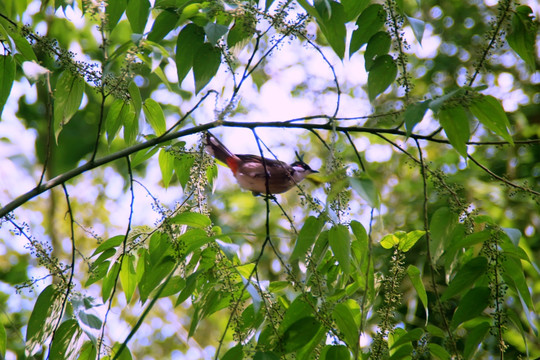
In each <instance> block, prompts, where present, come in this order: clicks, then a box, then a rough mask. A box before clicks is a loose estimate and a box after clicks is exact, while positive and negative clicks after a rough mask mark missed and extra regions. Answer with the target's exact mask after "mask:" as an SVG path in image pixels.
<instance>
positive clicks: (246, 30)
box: [227, 13, 256, 49]
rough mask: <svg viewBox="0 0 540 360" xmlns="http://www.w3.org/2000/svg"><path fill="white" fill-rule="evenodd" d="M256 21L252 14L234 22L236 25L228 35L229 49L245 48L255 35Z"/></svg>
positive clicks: (247, 14)
mask: <svg viewBox="0 0 540 360" xmlns="http://www.w3.org/2000/svg"><path fill="white" fill-rule="evenodd" d="M255 26H256V19H255V17H254V16H253V15H252V14H251V13H246V14H244V16H242V17H238V18H236V19H235V21H234V25H233V26H232V27H231V29H230V30H229V35H227V45H228V46H229V48H233V47H235V46H237V48H239V49H241V48H243V47H244V46H245V45H246V44H247V43H248V41H249V40H250V39H251V37H252V36H253V34H254V33H255Z"/></svg>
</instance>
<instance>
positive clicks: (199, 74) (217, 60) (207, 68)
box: [193, 43, 221, 93]
mask: <svg viewBox="0 0 540 360" xmlns="http://www.w3.org/2000/svg"><path fill="white" fill-rule="evenodd" d="M220 64H221V51H220V50H219V49H218V48H216V47H214V46H212V45H210V44H208V43H205V44H203V45H202V46H201V47H200V48H199V49H198V50H197V53H196V54H195V57H194V58H193V77H194V78H195V92H196V93H199V92H200V91H201V90H202V89H203V88H204V87H205V86H206V85H207V84H208V83H209V82H210V80H212V78H213V77H214V75H216V73H217V71H218V69H219V65H220Z"/></svg>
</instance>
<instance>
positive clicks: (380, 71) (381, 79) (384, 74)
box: [368, 55, 397, 101]
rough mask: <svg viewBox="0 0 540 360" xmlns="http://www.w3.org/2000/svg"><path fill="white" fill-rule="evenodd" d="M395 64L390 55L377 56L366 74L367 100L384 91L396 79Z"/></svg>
mask: <svg viewBox="0 0 540 360" xmlns="http://www.w3.org/2000/svg"><path fill="white" fill-rule="evenodd" d="M396 75H397V66H396V64H395V63H394V59H392V57H391V56H390V55H381V56H377V58H376V59H375V62H374V63H373V66H371V68H370V70H369V75H368V95H369V101H373V100H375V98H376V97H377V96H378V95H379V94H381V93H382V92H384V91H385V90H386V89H387V88H388V87H389V86H390V85H392V83H393V82H394V80H395V79H396Z"/></svg>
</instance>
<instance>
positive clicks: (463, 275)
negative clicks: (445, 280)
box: [441, 256, 488, 301]
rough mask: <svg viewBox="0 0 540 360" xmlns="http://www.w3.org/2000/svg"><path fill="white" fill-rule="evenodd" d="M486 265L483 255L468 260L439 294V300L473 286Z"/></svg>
mask: <svg viewBox="0 0 540 360" xmlns="http://www.w3.org/2000/svg"><path fill="white" fill-rule="evenodd" d="M487 266H488V264H487V259H486V258H485V257H483V256H478V257H475V258H473V259H471V260H469V261H468V262H467V263H466V264H465V265H463V266H462V267H461V269H459V270H458V272H457V274H456V276H454V278H453V279H452V281H450V284H448V288H446V290H445V291H444V293H443V294H442V296H441V301H446V300H448V299H450V298H452V297H454V296H455V295H458V294H460V293H461V292H463V291H465V290H466V289H468V288H470V287H471V286H473V285H474V283H475V282H476V280H477V279H478V278H479V277H480V276H482V275H483V274H485V273H486V271H487Z"/></svg>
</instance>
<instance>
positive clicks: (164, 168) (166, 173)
mask: <svg viewBox="0 0 540 360" xmlns="http://www.w3.org/2000/svg"><path fill="white" fill-rule="evenodd" d="M158 162H159V168H160V170H161V180H162V181H163V186H165V187H169V183H170V182H171V179H172V176H173V171H174V155H173V154H171V153H170V152H168V151H167V149H165V148H163V149H161V151H160V152H159V156H158Z"/></svg>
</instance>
